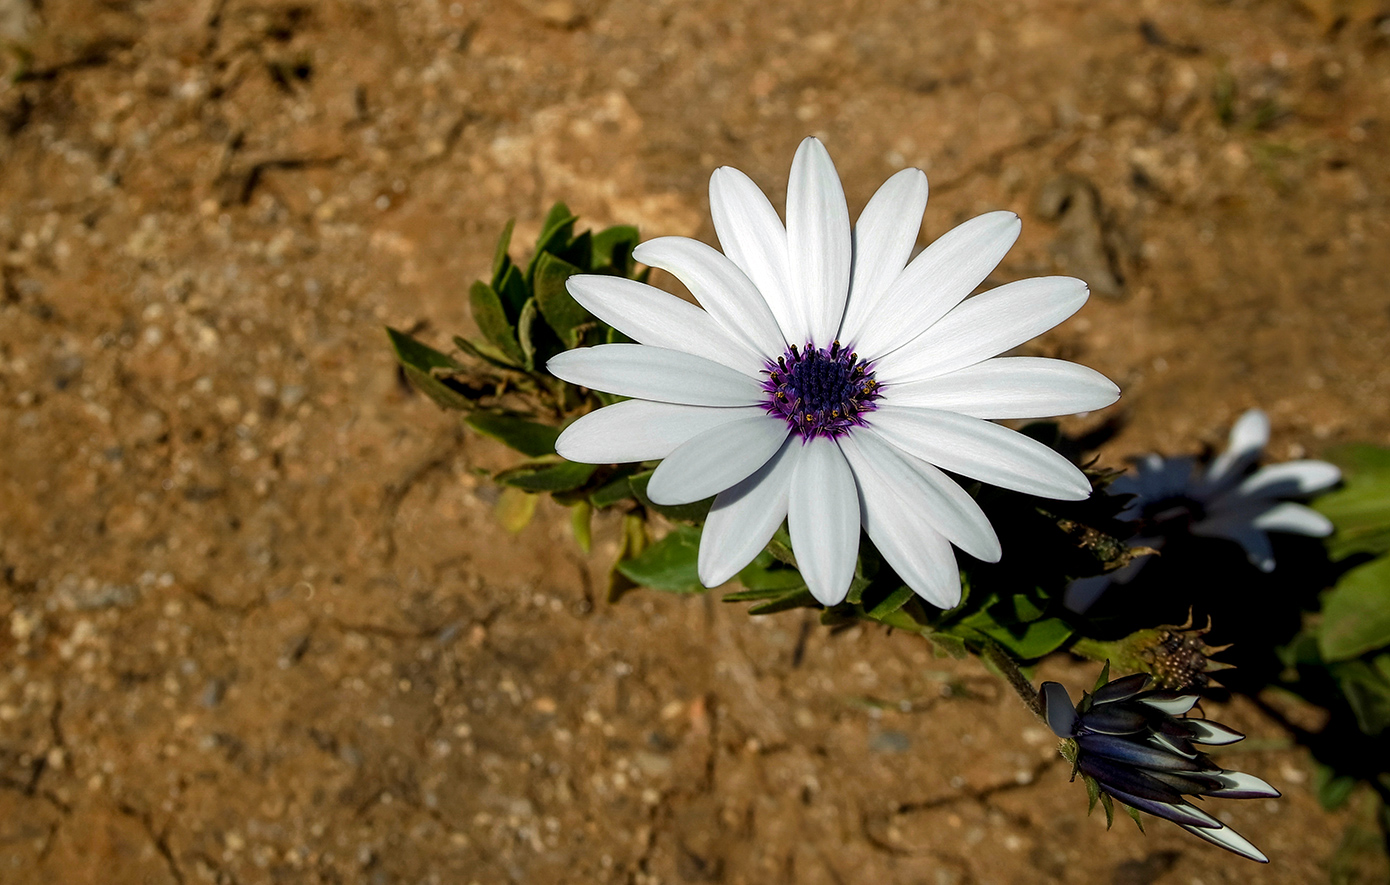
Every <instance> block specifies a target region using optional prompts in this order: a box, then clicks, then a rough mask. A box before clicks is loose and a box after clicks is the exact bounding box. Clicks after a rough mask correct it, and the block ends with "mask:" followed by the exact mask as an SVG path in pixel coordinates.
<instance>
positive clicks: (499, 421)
mask: <svg viewBox="0 0 1390 885" xmlns="http://www.w3.org/2000/svg"><path fill="white" fill-rule="evenodd" d="M464 423H466V424H467V425H468V426H469V427H472V428H473V429H474V430H476V431H478V432H479V433H481V434H483V435H484V436H490V437H492V438H493V439H495V440H497V441H498V442H500V443H503V444H505V445H508V446H510V447H512V448H513V449H516V450H517V451H518V452H520V453H521V454H523V455H526V456H527V457H530V458H539V457H540V456H541V455H553V454H555V440H556V438H557V437H559V435H560V429H559V428H558V427H551V426H550V425H549V424H538V423H536V422H535V421H527V420H526V419H525V418H518V417H516V416H515V415H504V414H501V413H499V412H481V411H479V412H474V413H473V414H471V415H469V416H468V417H467V418H465V419H464Z"/></svg>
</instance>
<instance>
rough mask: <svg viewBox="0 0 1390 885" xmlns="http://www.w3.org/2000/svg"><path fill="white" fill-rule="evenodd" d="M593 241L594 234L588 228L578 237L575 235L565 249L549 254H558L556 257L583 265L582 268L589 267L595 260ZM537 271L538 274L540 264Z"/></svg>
mask: <svg viewBox="0 0 1390 885" xmlns="http://www.w3.org/2000/svg"><path fill="white" fill-rule="evenodd" d="M593 243H594V237H593V234H591V233H589V232H588V231H587V230H586V231H584V232H583V233H581V234H580V235H579V236H577V237H575V238H574V239H572V240H570V241H569V243H568V244H567V245H566V246H565V247H564V248H563V249H557V250H555V251H554V252H553V253H549V254H552V255H554V256H556V257H558V258H561V259H563V260H565V261H567V262H569V263H570V264H572V265H574V266H575V267H582V268H585V269H587V268H589V267H592V266H593V260H594V252H593V248H594V246H593ZM542 260H544V259H542ZM536 273H537V274H539V273H540V266H539V265H537V267H536Z"/></svg>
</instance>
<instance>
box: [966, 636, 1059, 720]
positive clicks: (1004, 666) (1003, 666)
mask: <svg viewBox="0 0 1390 885" xmlns="http://www.w3.org/2000/svg"><path fill="white" fill-rule="evenodd" d="M980 651H981V655H982V656H983V657H984V659H985V660H986V661H988V662H989V663H990V664H992V665H993V666H994V669H996V670H998V671H999V674H1000V675H1001V676H1003V677H1004V681H1005V682H1007V683H1009V687H1010V688H1012V689H1013V690H1014V693H1015V694H1017V695H1018V697H1019V700H1021V701H1023V705H1024V706H1025V707H1027V708H1028V709H1029V710H1032V711H1033V715H1034V716H1036V717H1038V719H1040V720H1042V721H1043V722H1046V721H1047V716H1046V715H1045V714H1044V713H1043V706H1042V698H1041V697H1040V696H1039V695H1038V691H1037V689H1035V688H1033V683H1032V680H1030V679H1028V677H1026V676H1024V675H1023V671H1022V670H1020V669H1018V664H1017V663H1016V662H1015V661H1014V659H1013V658H1012V657H1011V656H1010V655H1009V653H1008V652H1006V651H1004V649H1002V648H1000V647H999V645H998V644H997V643H995V642H994V641H993V640H990V639H986V640H985V641H984V643H983V644H982V645H981V647H980Z"/></svg>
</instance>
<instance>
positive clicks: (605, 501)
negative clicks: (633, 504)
mask: <svg viewBox="0 0 1390 885" xmlns="http://www.w3.org/2000/svg"><path fill="white" fill-rule="evenodd" d="M627 479H628V478H627V477H626V476H620V477H618V478H617V479H615V480H613V481H612V482H609V483H607V484H605V485H602V486H599V488H598V489H597V490H596V491H595V492H594V493H593V494H592V495H590V496H589V503H590V504H593V505H594V507H595V508H597V509H599V510H602V509H603V508H605V507H612V506H613V505H614V504H617V503H618V502H620V501H626V500H628V499H630V498H631V497H632V486H631V484H629V483H628V481H627Z"/></svg>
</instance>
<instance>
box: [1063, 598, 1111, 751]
mask: <svg viewBox="0 0 1390 885" xmlns="http://www.w3.org/2000/svg"><path fill="white" fill-rule="evenodd" d="M1108 589H1110V576H1109V575H1095V576H1093V577H1089V578H1077V579H1076V580H1075V581H1072V582H1071V583H1070V584H1068V585H1067V589H1066V592H1065V593H1064V594H1063V595H1062V605H1063V606H1064V607H1065V608H1066V609H1067V611H1072V612H1076V613H1077V614H1078V615H1084V614H1085V613H1086V611H1087V610H1088V609H1089V608H1090V607H1091V606H1093V605H1095V604H1096V600H1097V599H1100V597H1101V596H1102V595H1103V594H1104V593H1105V591H1106V590H1108ZM1055 730H1056V729H1054V731H1055Z"/></svg>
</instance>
